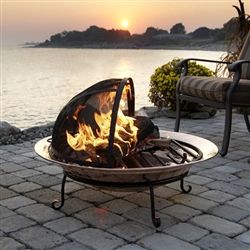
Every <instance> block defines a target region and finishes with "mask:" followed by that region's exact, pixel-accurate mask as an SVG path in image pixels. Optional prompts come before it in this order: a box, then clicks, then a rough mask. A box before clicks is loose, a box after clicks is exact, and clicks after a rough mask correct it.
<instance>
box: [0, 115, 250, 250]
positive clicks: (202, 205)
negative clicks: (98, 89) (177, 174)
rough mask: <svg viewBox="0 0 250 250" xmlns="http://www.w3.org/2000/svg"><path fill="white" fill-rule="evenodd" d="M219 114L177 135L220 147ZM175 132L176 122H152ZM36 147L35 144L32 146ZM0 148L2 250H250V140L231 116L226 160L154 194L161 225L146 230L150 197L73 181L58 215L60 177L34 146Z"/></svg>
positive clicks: (184, 126)
mask: <svg viewBox="0 0 250 250" xmlns="http://www.w3.org/2000/svg"><path fill="white" fill-rule="evenodd" d="M223 121H224V116H223V112H218V113H217V114H216V116H215V117H213V118H211V119H208V120H186V119H185V120H184V119H183V120H182V121H181V129H180V131H181V132H187V133H191V134H194V135H198V136H202V137H204V138H207V139H210V140H211V141H213V142H215V143H216V144H217V145H219V146H220V145H221V141H222V132H223V130H222V128H223ZM154 122H155V124H157V125H159V127H160V128H161V129H167V130H171V131H173V128H174V119H166V118H165V119H164V118H158V119H154ZM37 140H38V139H37ZM37 140H35V141H31V142H25V143H22V144H16V145H8V146H0V163H1V165H0V249H1V250H4V249H7V250H14V249H57V250H59V249H60V250H63V249H65V250H66V249H67V250H68V249H70V250H78V249H81V250H86V249H98V250H111V249H116V250H143V249H144V250H145V249H153V250H164V249H169V250H175V249H177V250H179V249H184V250H196V249H197V250H198V249H207V250H208V249H209V250H211V249H218V250H223V249H224V250H230V249H232V250H241V249H242V250H243V249H250V164H249V163H248V162H247V161H248V159H249V157H250V150H249V149H250V134H249V133H248V132H247V129H246V126H245V123H244V119H243V116H242V115H239V114H234V115H233V132H232V138H231V143H230V149H229V154H228V155H227V156H226V157H224V158H222V157H220V156H217V157H215V158H213V159H211V160H209V161H206V162H203V163H201V164H197V165H194V166H193V167H192V168H191V171H190V173H189V175H188V177H186V178H185V184H190V185H192V187H193V188H192V191H191V193H189V194H182V193H181V192H180V188H179V182H175V183H171V184H168V185H165V186H161V187H159V188H157V189H155V195H156V209H157V214H158V215H159V216H160V217H161V221H162V225H161V227H160V228H159V229H157V230H156V229H155V228H154V227H153V225H152V223H151V215H150V197H149V192H148V191H147V190H146V191H144V192H134V193H131V192H111V191H105V190H101V189H97V188H95V187H88V186H85V185H83V184H80V183H77V182H74V181H70V180H69V179H68V181H67V183H66V201H65V204H64V207H63V208H62V209H61V210H60V211H55V210H53V209H52V208H51V206H50V204H51V202H52V201H53V200H54V199H55V198H60V188H61V181H62V169H61V168H60V167H58V166H56V165H52V164H50V163H47V162H45V161H43V160H42V159H41V158H39V157H38V156H37V155H36V154H35V152H34V150H33V148H34V144H35V142H36V141H37Z"/></svg>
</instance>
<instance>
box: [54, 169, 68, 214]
mask: <svg viewBox="0 0 250 250" xmlns="http://www.w3.org/2000/svg"><path fill="white" fill-rule="evenodd" d="M66 178H67V175H66V174H65V173H64V175H63V179H62V186H61V201H59V200H54V201H53V202H52V203H51V206H52V208H54V209H56V210H59V209H60V208H62V207H63V205H64V200H65V199H64V190H65V182H66Z"/></svg>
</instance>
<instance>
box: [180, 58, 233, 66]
mask: <svg viewBox="0 0 250 250" xmlns="http://www.w3.org/2000/svg"><path fill="white" fill-rule="evenodd" d="M188 61H200V62H211V63H223V64H230V63H229V62H224V61H218V60H210V59H201V58H187V59H183V60H182V61H181V62H180V66H181V67H184V66H185V65H187V63H188Z"/></svg>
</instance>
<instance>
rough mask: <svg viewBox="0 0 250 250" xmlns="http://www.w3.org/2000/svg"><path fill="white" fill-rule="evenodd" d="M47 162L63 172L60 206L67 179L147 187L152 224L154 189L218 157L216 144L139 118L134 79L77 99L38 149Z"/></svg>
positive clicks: (101, 84)
mask: <svg viewBox="0 0 250 250" xmlns="http://www.w3.org/2000/svg"><path fill="white" fill-rule="evenodd" d="M35 151H36V152H37V154H38V155H40V156H41V157H43V158H44V159H46V160H48V161H51V162H54V163H57V164H59V165H60V166H61V167H62V168H63V171H64V177H63V180H62V187H61V201H58V200H56V201H54V202H53V203H52V207H53V208H54V209H60V208H61V207H62V206H63V205H64V188H65V182H66V178H67V177H69V178H71V179H73V180H76V181H79V182H82V183H86V184H90V185H93V186H98V187H101V188H108V189H119V190H120V189H121V190H128V189H138V188H144V189H145V188H149V190H150V199H151V216H152V221H153V224H154V225H155V226H156V227H159V226H160V218H157V217H156V216H155V204H154V187H155V186H159V185H163V184H166V183H171V182H174V181H178V180H180V187H181V190H182V191H183V192H184V193H189V192H190V191H191V186H188V187H187V188H186V189H185V187H184V177H185V176H186V175H187V174H188V172H189V169H190V167H191V166H192V164H194V163H198V162H201V161H204V160H207V159H209V158H211V157H213V156H215V155H216V154H217V152H218V149H217V147H216V146H215V144H213V143H212V142H210V141H208V140H206V139H203V138H200V137H197V136H193V135H189V134H183V133H176V132H170V131H160V133H159V130H158V128H157V127H156V126H154V124H153V123H152V122H151V121H150V120H149V119H148V118H147V117H141V116H135V112H134V87H133V81H132V79H131V78H128V79H109V80H105V81H102V82H99V83H97V84H95V85H93V86H92V87H90V88H88V89H87V90H85V91H83V92H82V93H80V94H78V95H77V96H75V97H74V98H73V99H72V100H71V101H70V102H69V103H68V104H67V105H66V106H65V107H64V108H63V109H62V111H61V112H60V114H59V116H58V118H57V120H56V122H55V125H54V129H53V134H52V137H47V138H44V139H42V140H40V141H39V142H37V144H36V145H35Z"/></svg>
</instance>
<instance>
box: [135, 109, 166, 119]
mask: <svg viewBox="0 0 250 250" xmlns="http://www.w3.org/2000/svg"><path fill="white" fill-rule="evenodd" d="M137 113H139V114H140V115H141V114H145V113H146V115H147V116H148V118H150V119H153V118H156V117H160V116H161V110H160V109H159V108H157V107H153V106H152V107H142V108H141V109H139V110H138V111H137Z"/></svg>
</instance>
